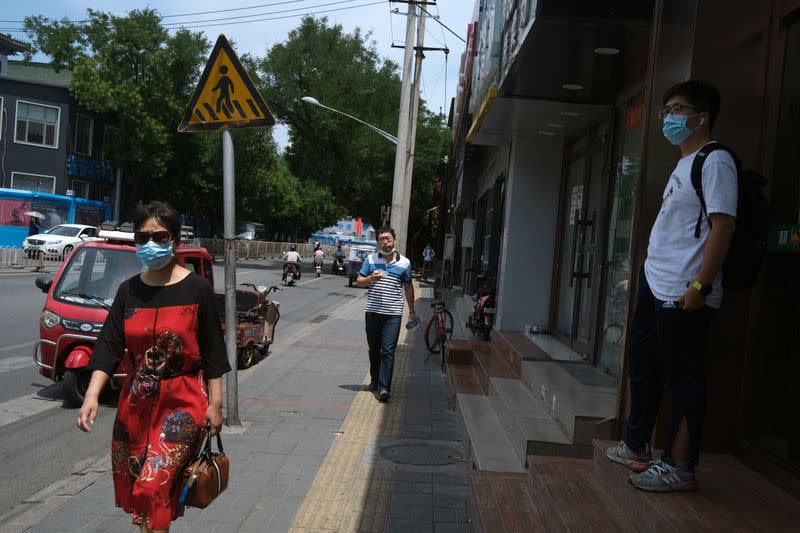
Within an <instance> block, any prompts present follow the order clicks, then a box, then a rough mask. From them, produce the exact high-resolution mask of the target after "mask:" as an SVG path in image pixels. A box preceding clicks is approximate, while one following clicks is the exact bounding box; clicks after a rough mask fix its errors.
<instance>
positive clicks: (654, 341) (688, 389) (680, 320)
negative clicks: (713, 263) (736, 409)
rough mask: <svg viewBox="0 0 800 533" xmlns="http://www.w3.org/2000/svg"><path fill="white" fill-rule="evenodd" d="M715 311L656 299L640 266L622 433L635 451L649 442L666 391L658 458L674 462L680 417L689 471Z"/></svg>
mask: <svg viewBox="0 0 800 533" xmlns="http://www.w3.org/2000/svg"><path fill="white" fill-rule="evenodd" d="M714 312H715V310H714V309H713V308H711V307H708V306H706V307H703V308H702V309H698V310H696V311H684V310H683V309H681V308H679V307H678V304H677V302H664V301H661V300H658V299H656V298H655V297H654V296H653V293H652V291H651V290H650V286H649V285H648V283H647V278H646V276H645V275H644V268H642V272H641V274H640V275H639V292H638V294H637V298H636V310H635V312H634V315H633V324H632V326H631V336H630V340H629V343H630V349H629V351H628V374H629V377H630V385H631V398H630V400H631V402H630V405H631V411H630V417H629V418H628V427H627V431H626V433H625V436H624V437H623V440H624V441H625V444H626V445H627V446H628V447H629V448H630V449H631V450H633V451H634V452H637V453H641V452H642V451H643V450H644V447H645V445H646V444H648V443H650V440H651V438H652V434H653V427H654V426H655V423H656V419H657V418H658V409H659V406H660V404H661V394H662V392H663V391H664V390H669V392H670V394H671V408H672V409H671V410H672V413H671V416H670V425H669V428H670V433H669V441H668V442H669V444H668V445H667V447H666V448H665V449H664V456H663V457H662V459H663V460H664V461H666V462H667V463H669V464H672V465H675V462H674V458H673V457H672V451H671V446H672V443H673V441H674V440H675V435H676V434H677V433H678V428H679V427H680V424H681V421H682V420H683V419H684V418H685V419H686V424H687V427H688V429H689V470H690V471H694V467H695V466H696V465H697V461H698V458H699V456H700V441H701V438H702V433H703V420H704V417H705V410H706V366H705V351H706V341H707V339H708V330H709V325H710V323H711V319H712V317H713V316H714Z"/></svg>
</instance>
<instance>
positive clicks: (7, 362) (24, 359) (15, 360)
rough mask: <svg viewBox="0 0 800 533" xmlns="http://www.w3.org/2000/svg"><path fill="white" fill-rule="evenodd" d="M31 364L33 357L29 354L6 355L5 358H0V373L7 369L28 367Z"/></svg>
mask: <svg viewBox="0 0 800 533" xmlns="http://www.w3.org/2000/svg"><path fill="white" fill-rule="evenodd" d="M33 364H34V363H33V358H32V357H30V356H22V355H20V356H18V357H6V358H5V359H0V374H2V373H3V372H8V371H9V370H18V369H20V368H28V367H30V366H33Z"/></svg>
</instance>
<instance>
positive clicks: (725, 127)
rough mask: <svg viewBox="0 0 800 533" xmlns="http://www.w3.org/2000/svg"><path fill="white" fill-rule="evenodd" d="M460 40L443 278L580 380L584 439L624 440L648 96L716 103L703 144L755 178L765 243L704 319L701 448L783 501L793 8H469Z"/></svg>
mask: <svg viewBox="0 0 800 533" xmlns="http://www.w3.org/2000/svg"><path fill="white" fill-rule="evenodd" d="M468 36H469V38H468V44H467V50H466V51H465V54H464V56H463V57H462V64H461V76H460V79H459V86H458V90H457V96H456V98H455V102H454V105H453V112H452V117H451V119H452V134H453V148H452V153H451V157H450V168H449V182H448V186H447V187H446V189H445V190H446V195H447V202H448V204H449V217H448V221H447V224H448V231H449V232H450V233H451V234H453V235H455V241H456V247H455V253H454V258H453V264H454V279H455V281H456V282H460V283H461V284H462V285H463V286H464V287H465V290H466V292H474V290H475V287H476V279H475V272H476V271H484V272H486V273H487V280H488V284H489V285H490V286H491V288H494V289H495V290H496V294H497V314H496V322H495V330H496V331H498V332H500V333H502V332H503V331H506V332H509V331H510V332H522V331H525V332H526V338H527V339H528V340H529V341H530V343H531V344H532V345H535V347H536V351H537V353H540V352H544V353H546V355H547V358H548V360H549V361H551V362H553V363H554V364H556V365H559V366H560V367H561V368H564V369H566V370H565V373H568V374H571V375H573V376H581V377H580V378H576V381H575V386H576V390H578V391H583V392H585V393H586V394H587V395H589V396H591V394H595V395H596V401H595V406H600V405H602V406H603V407H602V409H599V410H598V411H597V416H598V419H599V418H600V415H601V414H603V415H605V416H606V417H608V418H607V419H608V420H613V421H614V423H613V425H612V426H611V429H610V435H609V434H604V435H598V436H610V437H619V436H620V434H621V431H622V428H623V427H624V420H625V417H626V413H627V408H628V404H627V397H628V391H627V383H626V382H627V375H626V370H625V359H626V338H627V334H626V333H627V329H628V327H629V325H630V321H631V318H632V306H633V303H634V299H635V293H636V288H637V278H638V273H639V269H640V267H641V265H642V263H643V262H644V259H645V257H646V250H647V242H648V237H649V230H650V228H651V226H652V224H653V221H654V220H655V216H656V214H657V212H658V208H659V206H660V202H661V193H662V191H663V188H664V184H665V183H666V180H667V179H668V178H669V176H670V173H671V170H672V168H673V167H674V165H675V163H676V162H677V160H678V158H679V152H678V151H677V150H676V148H675V147H673V146H672V145H670V144H669V143H668V142H666V141H665V140H664V138H663V136H662V133H661V122H660V120H659V119H658V117H657V113H658V111H659V110H660V108H661V106H662V101H661V99H662V96H663V94H664V92H665V91H666V89H667V88H669V87H670V86H672V85H674V84H676V83H679V82H682V81H685V80H687V79H691V78H696V79H701V80H704V81H707V82H710V83H712V84H714V85H716V86H717V87H718V88H719V89H720V92H721V94H722V109H721V112H720V115H719V118H718V120H717V123H716V125H715V127H714V132H713V134H714V137H715V138H716V139H718V140H720V141H722V142H724V143H725V144H727V145H728V146H730V147H731V148H733V149H734V150H735V151H736V153H737V155H738V156H739V157H740V159H741V160H742V161H743V163H744V166H745V167H746V168H749V169H754V170H756V171H759V172H760V173H761V174H763V175H764V176H767V177H768V180H769V184H768V191H767V193H768V197H769V198H770V201H771V208H772V215H771V221H770V223H771V236H772V237H771V239H772V242H771V243H770V252H769V254H768V256H767V259H766V263H765V265H764V268H763V271H762V276H761V280H760V283H759V285H758V286H757V287H756V288H755V289H753V290H750V291H742V292H731V293H729V294H726V296H725V301H724V303H723V307H722V309H721V311H720V312H719V313H718V316H717V317H716V318H715V322H714V326H713V330H712V337H711V342H710V347H709V351H708V356H707V357H708V359H707V361H708V369H709V401H708V414H707V417H706V420H707V423H706V431H705V435H704V443H703V446H704V449H706V450H717V451H725V452H732V453H736V454H737V455H738V456H740V457H741V458H742V459H745V460H747V461H749V462H751V463H753V464H755V463H758V465H756V466H758V467H759V468H760V469H761V470H762V471H765V472H772V473H774V474H775V476H776V477H777V478H780V479H781V483H782V485H783V486H789V487H793V488H794V489H795V490H796V489H797V479H798V477H800V424H797V416H796V415H793V412H794V408H793V406H794V405H795V403H796V402H797V398H796V395H795V394H794V392H793V388H792V386H791V383H792V382H793V379H795V378H796V377H798V376H800V363H798V361H797V359H796V358H795V357H792V354H795V353H797V351H798V346H797V342H796V341H794V340H793V336H792V335H791V332H792V331H793V330H792V324H791V322H792V318H793V317H797V316H800V313H799V311H800V308H799V307H800V304H798V302H800V283H798V281H796V277H797V276H796V274H794V275H793V273H796V272H797V271H798V270H797V269H798V267H800V253H798V252H800V236H798V234H800V228H799V227H798V223H800V177H799V176H800V174H798V172H797V168H800V152H799V151H798V150H797V149H796V147H797V146H798V145H800V133H798V131H800V130H798V128H797V127H796V123H797V121H798V120H800V74H799V73H800V1H798V0H765V1H763V2H749V1H745V0H740V1H739V0H737V1H734V2H730V1H722V0H679V1H666V0H649V1H625V0H601V1H597V2H584V1H580V0H538V1H536V0H516V1H514V0H478V1H477V2H476V4H475V12H474V22H473V24H471V25H470V28H469V31H468ZM794 242H796V243H797V245H795V246H792V243H794ZM532 326H538V327H537V328H536V329H537V330H539V331H541V330H546V331H547V332H548V333H547V334H546V335H541V334H538V335H534V334H529V331H530V329H532V328H531V327H532ZM542 379H544V378H542ZM529 382H536V383H538V382H537V381H536V380H535V379H534V378H532V379H531V380H529ZM536 392H537V394H538V391H536ZM590 393H591V394H590ZM542 395H543V396H544V389H542ZM553 406H554V407H553V411H556V408H555V400H553ZM792 420H793V421H794V422H791V421H792ZM660 435H661V431H657V433H656V441H657V443H658V441H659V438H660ZM796 493H797V492H796Z"/></svg>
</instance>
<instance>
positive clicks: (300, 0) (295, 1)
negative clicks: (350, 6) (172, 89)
mask: <svg viewBox="0 0 800 533" xmlns="http://www.w3.org/2000/svg"><path fill="white" fill-rule="evenodd" d="M310 1H314V0H282V1H279V2H270V3H268V4H257V5H253V6H247V7H232V8H227V9H214V10H210V11H196V12H190V13H177V14H173V15H159V18H160V19H162V20H163V19H167V18H177V17H193V16H198V15H209V14H214V13H230V12H234V11H245V10H250V9H259V8H262V7H275V6H280V5H287V4H298V3H304V2H310ZM354 1H356V0H342V1H340V2H332V3H329V4H318V5H313V6H310V5H306V6H302V7H299V8H294V9H286V10H280V11H267V12H263V13H250V14H247V15H238V16H235V17H229V18H230V19H234V18H247V17H258V16H263V15H274V14H278V13H289V12H291V11H299V10H301V9H315V8H318V7H323V6H327V5H334V4H341V3H346V2H354ZM218 20H227V19H212V20H187V21H184V22H167V23H165V24H164V25H165V26H166V25H178V24H194V23H200V22H216V21H218ZM24 22H25V21H24V20H0V23H11V24H23V23H24ZM70 22H73V23H76V24H84V23H86V22H89V21H88V20H87V19H82V20H71V21H70ZM5 29H6V30H8V31H16V30H10V28H5Z"/></svg>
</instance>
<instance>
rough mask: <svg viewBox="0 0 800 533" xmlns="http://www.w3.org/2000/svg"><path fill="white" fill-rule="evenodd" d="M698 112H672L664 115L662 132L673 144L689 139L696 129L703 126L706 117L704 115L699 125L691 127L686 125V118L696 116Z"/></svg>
mask: <svg viewBox="0 0 800 533" xmlns="http://www.w3.org/2000/svg"><path fill="white" fill-rule="evenodd" d="M698 114H699V113H696V114H694V115H673V114H672V113H670V114H668V115H667V116H666V117H664V124H663V125H662V126H661V132H662V133H663V134H664V137H666V139H667V140H668V141H669V142H671V143H672V144H676V145H677V144H680V143H682V142H683V141H685V140H686V139H688V138H689V136H690V135H691V134H692V133H693V132H694V130H696V129H697V128H699V127H700V126H702V125H703V123H704V122H705V120H706V119H705V117H704V118H701V119H700V124H698V125H697V127H695V128H689V127H687V126H686V120H687V119H688V118H689V117H696V116H697V115H698Z"/></svg>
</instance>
